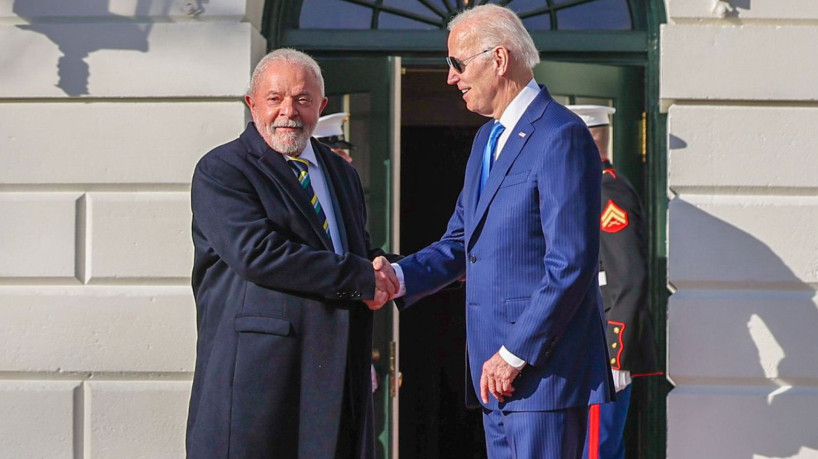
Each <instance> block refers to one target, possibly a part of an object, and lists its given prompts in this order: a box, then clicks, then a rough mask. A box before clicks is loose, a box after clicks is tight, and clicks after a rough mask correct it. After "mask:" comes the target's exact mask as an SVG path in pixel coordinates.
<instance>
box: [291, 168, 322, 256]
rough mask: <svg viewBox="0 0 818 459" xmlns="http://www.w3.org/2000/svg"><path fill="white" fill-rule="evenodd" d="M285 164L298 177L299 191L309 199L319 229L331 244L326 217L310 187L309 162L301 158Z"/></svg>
mask: <svg viewBox="0 0 818 459" xmlns="http://www.w3.org/2000/svg"><path fill="white" fill-rule="evenodd" d="M287 163H289V164H290V167H292V168H293V170H294V171H295V174H296V177H298V183H299V184H300V185H301V189H302V190H304V193H306V194H307V198H309V200H310V204H312V208H313V209H314V210H315V215H317V216H318V221H319V222H321V227H322V228H324V232H325V233H326V234H327V239H329V241H330V244H331V243H332V235H330V232H329V222H327V215H326V214H325V213H324V209H323V208H322V207H321V202H320V201H318V195H316V194H315V190H313V189H312V185H310V174H309V172H308V169H309V167H310V162H309V161H307V160H306V159H301V158H289V161H287Z"/></svg>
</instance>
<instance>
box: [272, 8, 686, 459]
mask: <svg viewBox="0 0 818 459" xmlns="http://www.w3.org/2000/svg"><path fill="white" fill-rule="evenodd" d="M301 4H302V1H301V0H266V2H265V4H264V11H263V17H262V28H261V31H262V34H263V35H264V36H265V37H267V44H268V49H273V48H276V47H280V46H288V47H294V48H298V49H301V50H304V51H307V52H311V53H317V54H321V55H324V56H337V57H348V56H377V55H381V56H387V55H402V56H406V57H413V58H428V57H440V56H443V55H444V54H445V43H446V32H445V31H443V30H421V31H403V30H301V29H298V20H299V16H300V13H301ZM629 6H630V8H631V13H632V15H631V16H632V21H633V28H634V29H635V30H631V31H613V32H612V31H599V32H595V31H541V32H532V37H533V38H534V43H535V45H536V46H537V48H538V49H539V50H540V52H541V54H542V57H543V58H544V59H550V60H565V61H572V62H588V63H599V64H614V65H616V64H619V65H640V66H644V68H645V94H644V100H645V126H644V132H645V139H644V140H643V150H644V157H645V167H646V174H645V180H646V184H645V191H646V196H645V201H646V208H647V212H648V218H649V222H650V235H651V243H650V260H649V269H650V274H651V277H650V283H651V310H652V312H653V316H654V321H655V323H656V328H657V330H656V336H657V338H658V341H659V346H660V351H663V350H664V349H666V338H665V329H666V320H667V312H666V307H667V299H668V291H667V273H666V266H667V249H666V238H667V232H666V224H667V194H666V190H667V142H666V135H667V116H666V115H665V114H662V113H661V111H660V105H659V70H660V69H659V65H660V55H659V53H660V49H659V38H660V26H661V24H662V23H664V22H665V21H666V14H665V5H664V0H629ZM664 355H665V353H664V352H660V358H661V360H662V362H661V363H662V364H663V366H665V362H664ZM649 379H650V381H649V382H647V384H646V385H647V388H646V390H647V392H648V397H649V398H648V399H649V400H650V404H649V406H648V408H647V409H646V416H645V417H644V418H645V419H646V422H645V425H643V426H640V431H641V432H643V434H644V435H642V436H640V439H639V444H640V453H642V454H643V455H644V457H664V456H665V451H666V430H667V429H666V427H667V423H666V417H665V413H666V404H665V396H666V394H667V392H668V391H669V389H670V385H669V383H668V382H667V381H665V380H664V378H649ZM641 437H644V438H641Z"/></svg>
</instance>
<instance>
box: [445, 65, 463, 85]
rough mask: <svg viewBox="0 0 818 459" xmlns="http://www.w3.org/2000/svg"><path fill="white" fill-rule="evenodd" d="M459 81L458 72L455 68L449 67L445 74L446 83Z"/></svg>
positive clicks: (453, 83) (452, 83)
mask: <svg viewBox="0 0 818 459" xmlns="http://www.w3.org/2000/svg"><path fill="white" fill-rule="evenodd" d="M458 81H460V74H459V73H457V72H456V71H455V69H453V68H451V67H449V73H448V74H447V75H446V83H448V84H450V85H456V84H457V82H458Z"/></svg>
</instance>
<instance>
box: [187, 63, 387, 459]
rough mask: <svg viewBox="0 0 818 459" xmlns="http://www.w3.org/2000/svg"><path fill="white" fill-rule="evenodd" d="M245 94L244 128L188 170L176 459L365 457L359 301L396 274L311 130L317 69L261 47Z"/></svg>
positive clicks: (366, 334)
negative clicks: (185, 370) (185, 389)
mask: <svg viewBox="0 0 818 459" xmlns="http://www.w3.org/2000/svg"><path fill="white" fill-rule="evenodd" d="M245 101H246V102H247V105H248V106H249V108H250V113H251V114H252V116H253V122H252V123H250V124H249V125H248V126H247V129H246V130H245V131H244V133H242V134H241V136H240V137H239V138H238V139H235V140H233V141H232V142H229V143H227V144H224V145H222V146H219V147H217V148H215V149H213V150H212V151H211V152H209V153H208V154H206V155H205V156H204V157H203V158H202V159H201V160H200V161H199V163H198V164H197V165H196V170H195V172H194V175H193V183H192V188H191V202H192V207H193V243H194V246H195V258H194V262H193V276H192V281H193V293H194V296H195V299H196V311H197V327H198V342H197V345H196V369H195V373H194V375H193V390H192V393H191V397H190V411H189V415H188V424H187V454H188V457H189V458H191V459H192V458H228V457H230V458H242V459H248V458H282V459H295V458H316V459H339V458H344V459H353V458H354V459H371V458H374V456H375V453H374V435H373V410H372V391H371V385H370V374H369V371H370V364H371V349H372V311H370V309H376V308H379V307H380V306H382V305H383V303H384V301H386V300H387V299H388V297H389V296H390V295H391V294H393V293H394V292H395V291H396V290H397V288H398V284H397V279H391V278H390V277H389V275H390V274H391V275H394V273H392V272H391V267H390V266H389V263H388V262H387V261H386V259H385V258H383V256H382V255H384V254H383V251H381V250H380V249H377V248H373V247H372V246H371V244H370V240H369V234H368V233H367V231H366V212H365V203H364V192H363V188H362V187H361V182H360V180H359V178H358V175H357V173H356V172H355V169H354V168H353V167H352V166H351V165H349V164H348V163H347V162H346V161H344V160H343V159H341V158H340V157H339V156H338V155H336V154H335V153H333V152H332V151H330V149H329V148H328V147H326V146H325V145H323V144H321V143H319V142H317V141H316V140H314V139H312V138H311V135H312V132H313V130H314V129H315V125H316V122H317V120H318V116H319V114H320V113H321V110H323V109H324V107H325V106H326V103H327V99H326V98H325V97H324V81H323V78H322V76H321V69H320V68H319V67H318V64H317V63H316V62H315V61H314V60H313V59H312V58H310V57H309V56H307V55H306V54H303V53H300V52H298V51H295V50H290V49H279V50H276V51H273V52H272V53H270V54H268V55H267V56H265V57H264V58H263V59H262V60H261V61H260V62H259V64H258V65H257V66H256V70H255V71H254V72H253V77H252V82H251V87H250V92H249V93H248V95H247V96H246V98H245ZM362 301H365V302H366V305H365V304H364V302H362ZM367 306H369V308H367Z"/></svg>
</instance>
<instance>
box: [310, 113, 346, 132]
mask: <svg viewBox="0 0 818 459" xmlns="http://www.w3.org/2000/svg"><path fill="white" fill-rule="evenodd" d="M348 118H349V113H344V112H340V113H333V114H331V115H325V116H322V117H321V118H318V123H317V124H316V125H315V130H314V131H313V132H312V136H313V137H315V138H318V139H320V138H322V137H335V136H339V137H341V138H343V136H344V130H343V129H342V128H341V126H342V125H343V124H344V121H346V120H347V119H348Z"/></svg>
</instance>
